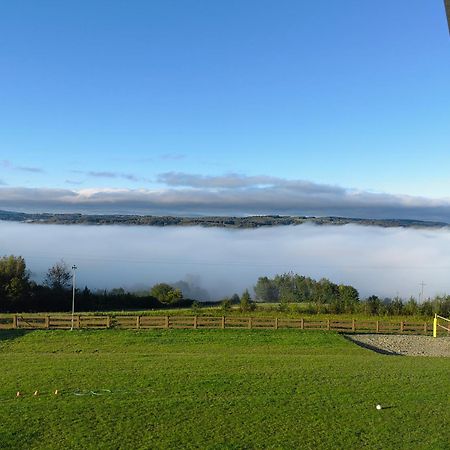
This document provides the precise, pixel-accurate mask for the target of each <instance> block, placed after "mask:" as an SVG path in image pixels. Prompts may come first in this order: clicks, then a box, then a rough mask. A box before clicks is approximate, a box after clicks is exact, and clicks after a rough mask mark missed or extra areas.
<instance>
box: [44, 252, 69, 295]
mask: <svg viewBox="0 0 450 450" xmlns="http://www.w3.org/2000/svg"><path fill="white" fill-rule="evenodd" d="M71 278H72V275H71V273H70V270H69V267H68V266H67V264H66V263H65V262H64V260H61V261H59V262H57V263H56V264H54V265H53V266H52V267H50V269H48V271H47V274H46V276H45V280H44V284H45V285H46V286H48V287H49V288H50V289H54V290H56V291H61V290H64V289H68V288H69V286H70V280H71Z"/></svg>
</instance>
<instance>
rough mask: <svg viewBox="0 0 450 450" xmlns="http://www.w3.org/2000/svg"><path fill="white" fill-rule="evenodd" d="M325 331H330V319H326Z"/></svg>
mask: <svg viewBox="0 0 450 450" xmlns="http://www.w3.org/2000/svg"><path fill="white" fill-rule="evenodd" d="M327 330H328V331H330V330H331V325H330V319H327Z"/></svg>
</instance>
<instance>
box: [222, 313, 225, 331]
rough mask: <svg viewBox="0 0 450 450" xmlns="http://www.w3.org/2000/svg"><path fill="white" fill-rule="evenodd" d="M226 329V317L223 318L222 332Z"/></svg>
mask: <svg viewBox="0 0 450 450" xmlns="http://www.w3.org/2000/svg"><path fill="white" fill-rule="evenodd" d="M224 329H225V316H222V330H224Z"/></svg>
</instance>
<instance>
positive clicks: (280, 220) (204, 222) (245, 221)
mask: <svg viewBox="0 0 450 450" xmlns="http://www.w3.org/2000/svg"><path fill="white" fill-rule="evenodd" d="M0 220H4V221H11V222H26V223H41V224H58V225H72V224H79V225H146V226H159V227H165V226H173V225H177V226H194V225H197V226H203V227H219V228H259V227H273V226H280V225H301V224H304V223H312V224H315V225H347V224H357V225H371V226H377V227H383V228H392V227H396V228H398V227H402V228H446V227H448V226H449V224H448V223H445V222H429V221H421V220H404V219H357V218H347V217H331V216H329V217H306V216H278V215H274V216H248V217H232V216H224V217H222V216H205V217H176V216H139V215H117V214H110V215H101V214H99V215H96V214H52V213H36V214H29V213H21V212H14V211H2V210H0Z"/></svg>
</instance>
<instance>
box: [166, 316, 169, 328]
mask: <svg viewBox="0 0 450 450" xmlns="http://www.w3.org/2000/svg"><path fill="white" fill-rule="evenodd" d="M169 325H170V318H169V316H166V324H165V327H166V328H169Z"/></svg>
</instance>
